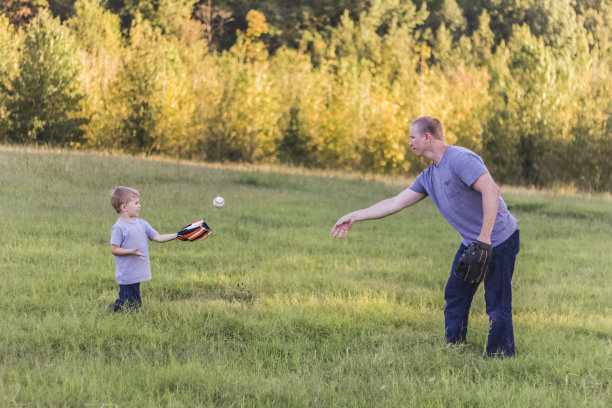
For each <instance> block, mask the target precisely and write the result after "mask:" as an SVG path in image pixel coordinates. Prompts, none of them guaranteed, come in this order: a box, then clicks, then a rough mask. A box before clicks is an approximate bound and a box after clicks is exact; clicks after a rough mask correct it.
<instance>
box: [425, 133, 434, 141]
mask: <svg viewBox="0 0 612 408" xmlns="http://www.w3.org/2000/svg"><path fill="white" fill-rule="evenodd" d="M431 139H433V136H431V133H429V132H425V141H426V142H427V143H430V142H431Z"/></svg>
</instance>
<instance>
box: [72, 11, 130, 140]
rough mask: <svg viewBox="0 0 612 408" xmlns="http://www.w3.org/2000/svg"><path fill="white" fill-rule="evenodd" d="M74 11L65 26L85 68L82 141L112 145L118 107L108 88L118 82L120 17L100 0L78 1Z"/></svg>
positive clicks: (120, 52)
mask: <svg viewBox="0 0 612 408" xmlns="http://www.w3.org/2000/svg"><path fill="white" fill-rule="evenodd" d="M74 10H75V11H74V15H73V16H72V17H71V18H70V19H69V20H67V23H66V24H67V26H68V27H70V28H71V29H72V31H73V32H74V35H75V37H76V38H77V41H78V46H79V53H78V55H79V57H80V59H81V61H82V64H83V66H84V70H83V73H82V83H83V88H84V91H85V95H86V98H85V100H84V111H85V113H86V115H87V117H89V118H90V121H89V123H88V124H87V127H86V129H85V135H84V138H85V140H86V141H87V144H88V145H89V146H90V147H94V148H96V147H107V146H112V144H113V143H112V140H110V139H111V138H114V137H116V135H115V126H116V120H115V117H116V116H117V112H116V111H117V108H118V107H119V106H120V104H119V103H117V101H116V100H114V99H113V98H112V92H111V87H112V85H113V84H114V83H115V82H116V81H117V79H118V76H119V72H120V70H121V55H122V53H123V52H124V50H123V46H122V39H121V32H120V22H119V17H118V16H117V15H114V14H112V13H111V12H109V11H107V10H105V9H104V8H103V7H102V3H101V0H79V1H77V2H76V4H75V5H74Z"/></svg>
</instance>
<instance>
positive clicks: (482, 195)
mask: <svg viewBox="0 0 612 408" xmlns="http://www.w3.org/2000/svg"><path fill="white" fill-rule="evenodd" d="M410 147H411V148H412V150H413V151H414V153H415V154H416V155H417V156H424V157H427V158H428V159H431V160H432V163H431V164H430V166H429V167H428V168H426V169H425V170H423V171H422V172H421V174H419V175H418V176H417V178H416V179H415V181H414V183H413V184H412V185H411V186H410V187H409V188H407V189H406V190H404V191H402V192H401V193H399V194H398V195H397V196H395V197H392V198H389V199H386V200H383V201H380V202H378V203H377V204H374V205H373V206H371V207H368V208H365V209H362V210H358V211H354V212H351V213H349V214H346V215H345V216H343V217H342V218H340V219H339V220H338V222H336V224H335V225H334V227H333V228H332V231H331V233H332V235H333V236H334V237H336V238H344V237H346V235H347V234H348V231H349V230H350V229H351V227H352V226H353V224H354V223H355V222H356V221H363V220H371V219H377V218H383V217H386V216H388V215H391V214H395V213H396V212H398V211H400V210H402V209H404V208H406V207H409V206H411V205H413V204H416V203H418V202H419V201H421V200H423V199H424V198H425V197H427V196H429V197H431V199H432V200H433V202H434V204H435V205H436V207H437V208H438V210H439V211H440V213H441V214H442V216H443V217H444V218H445V219H446V220H447V221H448V223H449V224H450V225H451V226H452V227H453V228H455V229H456V230H457V232H459V234H460V235H461V238H462V241H461V245H460V246H459V250H458V251H457V254H456V255H455V260H454V262H453V265H452V268H451V273H450V277H449V278H448V282H447V283H446V288H445V290H444V299H445V301H446V306H445V307H444V320H445V332H446V333H445V334H446V341H447V342H448V343H462V342H465V339H466V335H467V326H468V314H469V311H470V306H471V304H472V298H473V297H474V293H476V290H477V289H478V285H479V283H469V282H466V281H464V280H462V279H460V278H459V277H457V276H456V275H455V272H456V270H457V266H458V264H459V260H460V258H461V255H462V254H463V253H464V251H465V249H466V247H467V246H468V245H469V244H470V243H472V242H474V241H480V242H481V243H484V244H487V245H491V246H492V248H493V249H492V260H491V263H490V265H489V272H488V275H487V277H486V278H485V280H484V286H485V302H486V312H487V314H488V315H489V322H490V328H489V337H488V341H487V348H486V351H487V354H488V355H490V356H506V357H510V356H514V353H515V351H514V331H513V327H512V291H511V281H512V274H513V272H514V261H515V258H516V255H517V254H518V252H519V231H518V228H517V224H518V223H517V220H516V218H514V217H513V216H512V214H510V212H508V208H507V207H506V204H505V203H504V201H503V200H502V198H501V196H500V194H499V187H498V186H497V185H496V184H495V182H494V181H493V179H492V178H491V175H490V174H489V172H488V170H487V168H486V167H485V165H484V163H483V161H482V159H481V158H480V157H479V156H478V155H476V154H475V153H473V152H471V151H470V150H468V149H465V148H463V147H458V146H449V145H447V144H446V143H445V142H444V128H443V127H442V123H440V121H439V120H438V119H436V118H434V117H431V116H424V117H421V118H419V119H417V120H415V121H414V122H412V124H411V126H410ZM479 245H481V244H479ZM487 245H485V246H487Z"/></svg>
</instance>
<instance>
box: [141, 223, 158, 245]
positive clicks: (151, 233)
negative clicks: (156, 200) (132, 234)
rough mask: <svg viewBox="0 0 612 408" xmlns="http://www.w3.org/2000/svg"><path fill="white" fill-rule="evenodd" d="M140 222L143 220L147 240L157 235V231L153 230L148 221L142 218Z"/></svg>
mask: <svg viewBox="0 0 612 408" xmlns="http://www.w3.org/2000/svg"><path fill="white" fill-rule="evenodd" d="M142 222H144V225H145V229H146V231H147V238H149V241H151V240H153V238H155V237H156V236H158V235H159V234H158V233H157V231H155V230H154V229H153V227H151V225H150V224H149V223H148V222H146V221H145V220H142Z"/></svg>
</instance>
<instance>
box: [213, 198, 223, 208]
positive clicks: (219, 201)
mask: <svg viewBox="0 0 612 408" xmlns="http://www.w3.org/2000/svg"><path fill="white" fill-rule="evenodd" d="M213 205H214V206H215V207H217V208H221V207H223V206H224V205H225V200H224V199H223V197H221V196H217V197H215V199H214V200H213Z"/></svg>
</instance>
